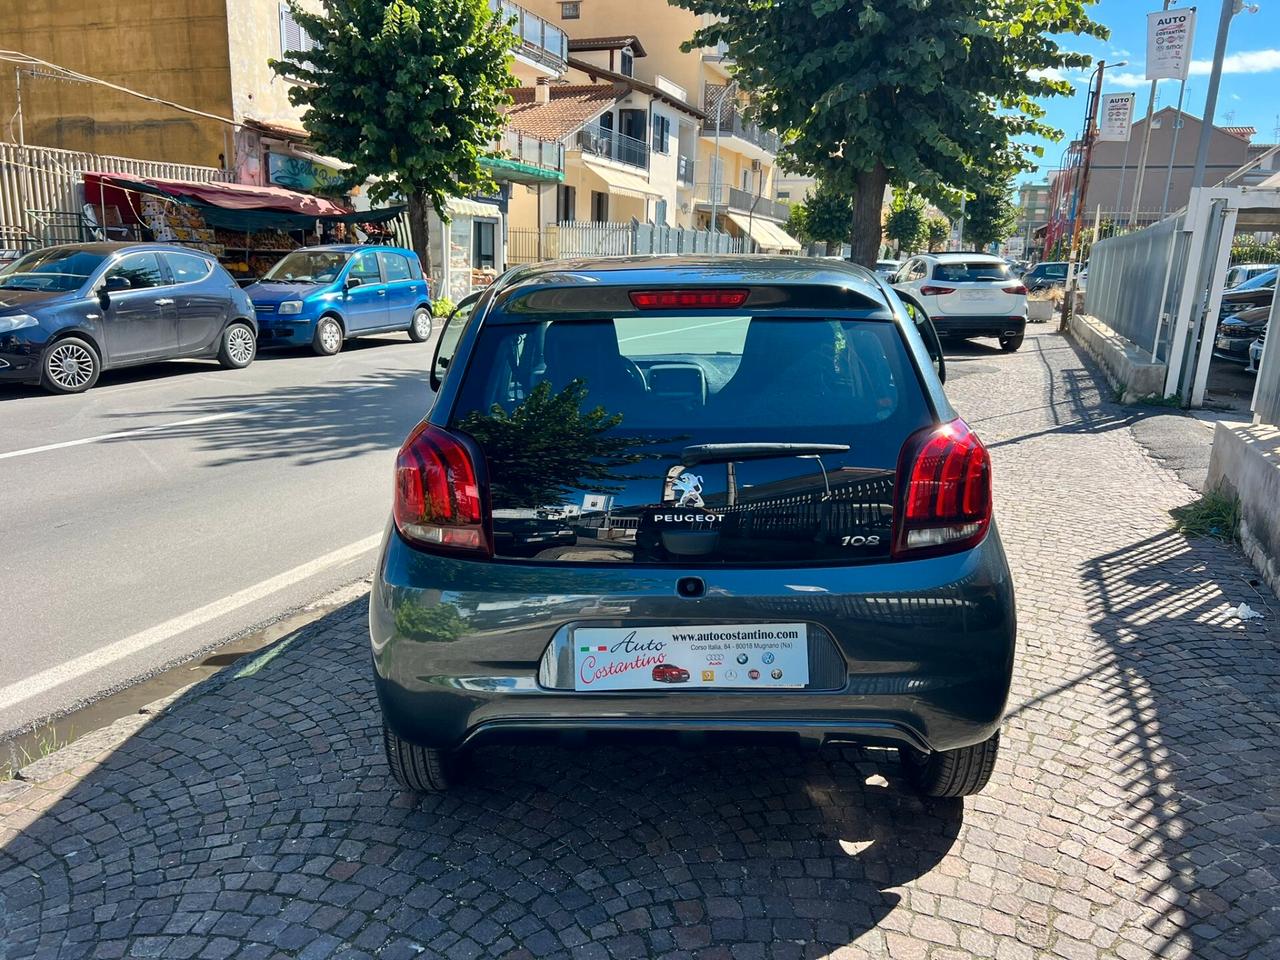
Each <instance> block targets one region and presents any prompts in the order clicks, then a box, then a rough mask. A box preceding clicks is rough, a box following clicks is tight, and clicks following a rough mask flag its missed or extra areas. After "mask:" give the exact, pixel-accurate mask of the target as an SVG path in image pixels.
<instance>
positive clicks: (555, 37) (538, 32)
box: [489, 0, 569, 73]
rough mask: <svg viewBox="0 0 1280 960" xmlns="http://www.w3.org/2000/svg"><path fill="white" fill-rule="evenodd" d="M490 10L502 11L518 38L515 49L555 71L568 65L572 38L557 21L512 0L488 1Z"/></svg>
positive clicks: (563, 69)
mask: <svg viewBox="0 0 1280 960" xmlns="http://www.w3.org/2000/svg"><path fill="white" fill-rule="evenodd" d="M489 9H490V10H492V11H494V12H495V13H497V12H498V11H499V10H501V11H502V13H503V19H504V20H506V21H507V22H508V23H509V24H510V25H511V30H512V32H513V33H514V34H515V35H516V36H517V37H518V38H519V41H520V42H519V43H518V44H517V45H516V49H515V52H516V53H517V54H519V55H521V56H524V57H526V58H528V59H529V60H532V61H534V62H535V63H537V64H539V65H541V66H543V67H546V68H547V69H549V70H552V71H554V72H556V73H564V71H565V70H566V69H567V68H568V60H569V38H568V37H567V36H566V35H565V32H564V31H563V30H561V29H560V28H559V27H557V26H556V25H555V24H552V23H548V22H547V21H546V20H544V19H542V17H540V16H538V15H537V14H536V13H532V12H530V11H528V10H526V9H525V8H524V7H522V6H520V5H519V4H517V3H511V2H510V0H489Z"/></svg>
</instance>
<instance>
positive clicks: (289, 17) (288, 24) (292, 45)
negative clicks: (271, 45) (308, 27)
mask: <svg viewBox="0 0 1280 960" xmlns="http://www.w3.org/2000/svg"><path fill="white" fill-rule="evenodd" d="M319 46H320V44H318V43H316V42H315V41H314V40H312V39H311V35H310V34H309V33H307V31H305V30H303V29H302V25H301V24H299V23H298V21H297V20H295V19H294V18H293V11H292V10H290V9H289V5H288V4H287V3H281V4H280V53H281V55H282V56H283V55H285V54H289V53H307V52H308V51H310V50H316V49H318V48H319Z"/></svg>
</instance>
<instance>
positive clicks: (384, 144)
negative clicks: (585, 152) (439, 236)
mask: <svg viewBox="0 0 1280 960" xmlns="http://www.w3.org/2000/svg"><path fill="white" fill-rule="evenodd" d="M323 3H324V8H323V11H322V12H321V13H319V14H316V13H311V12H309V11H308V10H306V9H305V8H303V7H301V6H299V4H298V0H289V7H290V9H291V10H292V11H293V15H294V17H295V18H296V19H297V21H298V23H299V25H300V26H301V27H302V29H303V30H305V31H306V32H307V34H308V35H309V36H310V37H311V38H312V40H314V41H315V47H314V49H312V50H309V51H305V52H291V53H287V54H285V56H284V57H283V58H281V59H280V60H273V61H271V67H272V69H273V70H275V71H276V73H278V74H280V75H281V76H284V77H289V78H292V79H296V80H298V81H301V82H300V83H298V84H295V85H294V86H292V87H290V89H289V99H290V101H291V102H292V103H294V104H296V105H297V106H302V107H305V108H306V110H305V112H304V113H303V125H304V126H305V127H306V128H307V132H308V134H309V135H310V138H311V141H312V143H314V144H315V146H316V148H317V149H318V150H319V151H320V152H321V153H326V154H329V155H331V156H334V157H337V158H338V159H339V160H342V161H345V162H346V163H348V164H350V165H351V166H350V169H349V170H348V171H347V174H346V176H345V181H346V183H348V184H349V185H353V186H354V185H357V184H363V183H365V182H366V181H368V180H370V179H371V178H372V179H373V180H374V182H373V183H372V185H371V186H370V187H369V197H370V199H372V200H374V201H375V202H381V201H384V200H387V199H390V198H392V197H403V198H404V199H405V201H406V202H407V203H408V208H409V210H408V212H409V226H410V230H411V233H412V237H413V248H414V250H415V251H417V253H418V256H419V257H420V258H421V259H422V263H423V266H424V267H425V268H426V269H427V270H428V271H430V269H431V256H430V250H429V245H428V239H429V237H428V221H427V214H428V210H429V209H432V208H434V210H435V211H436V213H437V215H439V216H440V218H441V219H442V220H443V219H447V216H446V214H445V209H444V204H445V201H446V200H447V199H448V198H449V197H456V196H464V195H467V194H472V193H478V192H487V191H490V190H492V189H494V183H493V179H492V178H491V177H490V176H489V174H488V173H487V172H486V170H485V169H484V167H483V166H482V165H481V163H480V161H481V158H482V157H484V155H485V154H486V152H487V151H488V149H489V145H490V144H492V143H493V141H494V140H495V139H497V137H498V135H499V134H500V133H501V131H502V128H503V122H504V121H503V113H502V107H503V106H504V105H505V104H506V103H508V102H509V98H508V96H507V93H506V90H507V88H508V87H512V86H515V78H514V77H513V76H512V74H511V70H510V69H509V67H508V66H507V57H508V54H509V52H510V50H511V48H512V46H513V45H514V43H515V36H514V34H512V32H511V31H510V29H508V27H507V26H506V25H505V21H504V18H503V15H502V14H500V13H495V12H492V11H490V9H489V5H488V3H487V2H486V0H323Z"/></svg>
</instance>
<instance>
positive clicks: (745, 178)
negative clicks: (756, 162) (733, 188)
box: [742, 170, 751, 193]
mask: <svg viewBox="0 0 1280 960" xmlns="http://www.w3.org/2000/svg"><path fill="white" fill-rule="evenodd" d="M742 189H743V190H745V191H747V193H750V192H751V171H750V170H743V171H742Z"/></svg>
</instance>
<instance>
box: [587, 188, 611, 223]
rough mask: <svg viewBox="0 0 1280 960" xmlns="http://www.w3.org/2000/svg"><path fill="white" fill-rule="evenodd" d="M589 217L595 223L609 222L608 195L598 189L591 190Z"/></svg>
mask: <svg viewBox="0 0 1280 960" xmlns="http://www.w3.org/2000/svg"><path fill="white" fill-rule="evenodd" d="M591 219H592V220H594V221H595V222H596V223H608V222H609V195H608V194H607V193H601V192H600V191H599V190H592V191H591Z"/></svg>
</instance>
